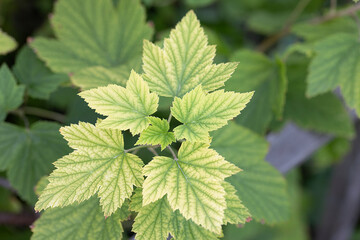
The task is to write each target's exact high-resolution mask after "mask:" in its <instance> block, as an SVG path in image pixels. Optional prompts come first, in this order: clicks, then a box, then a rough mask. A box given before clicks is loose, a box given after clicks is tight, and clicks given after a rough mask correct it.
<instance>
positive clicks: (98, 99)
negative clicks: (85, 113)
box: [79, 71, 159, 135]
mask: <svg viewBox="0 0 360 240" xmlns="http://www.w3.org/2000/svg"><path fill="white" fill-rule="evenodd" d="M79 95H80V96H81V97H82V98H84V99H85V101H86V102H88V103H89V106H90V107H91V108H93V109H95V110H96V112H97V113H99V114H102V115H105V116H108V117H107V118H106V119H105V120H103V121H102V122H101V123H100V124H99V127H105V128H114V129H120V130H127V129H130V131H131V133H132V134H133V135H135V134H138V133H140V132H141V131H143V130H144V129H145V128H146V127H147V126H148V125H149V120H148V119H147V117H148V116H149V115H151V114H153V113H154V112H156V110H157V107H158V102H159V98H158V96H157V95H156V94H155V93H150V92H149V87H148V85H147V83H146V82H145V81H144V80H143V79H142V77H141V76H140V75H138V74H137V73H135V72H134V71H132V72H131V74H130V78H129V81H128V82H127V85H126V88H123V87H121V86H118V85H109V86H107V87H99V88H96V89H92V90H87V91H85V92H81V93H80V94H79Z"/></svg>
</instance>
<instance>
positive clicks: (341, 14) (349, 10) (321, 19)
mask: <svg viewBox="0 0 360 240" xmlns="http://www.w3.org/2000/svg"><path fill="white" fill-rule="evenodd" d="M359 10H360V3H357V4H355V5H352V6H350V7H348V8H345V9H343V10H340V11H336V12H335V13H331V12H329V13H328V14H326V15H324V16H321V17H316V18H313V19H311V20H310V21H309V22H310V23H313V24H320V23H323V22H327V21H329V20H332V19H334V18H338V17H344V16H350V15H352V14H354V13H356V12H357V11H359Z"/></svg>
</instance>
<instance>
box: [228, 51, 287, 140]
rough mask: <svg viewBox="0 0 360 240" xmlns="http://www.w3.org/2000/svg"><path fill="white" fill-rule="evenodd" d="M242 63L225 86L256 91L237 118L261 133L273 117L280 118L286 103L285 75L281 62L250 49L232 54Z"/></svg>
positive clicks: (240, 90) (239, 121) (230, 88)
mask: <svg viewBox="0 0 360 240" xmlns="http://www.w3.org/2000/svg"><path fill="white" fill-rule="evenodd" d="M231 59H232V60H233V61H239V62H241V64H240V65H239V67H238V68H237V70H236V71H235V73H234V76H233V77H232V78H231V79H230V80H229V81H227V83H226V86H225V89H226V90H232V91H237V92H247V91H255V94H254V97H253V98H252V101H251V102H250V103H249V104H248V106H247V107H246V109H244V111H243V112H242V113H241V115H240V116H239V117H238V118H237V119H236V122H237V123H239V124H241V125H243V126H245V127H247V128H250V129H251V130H253V131H255V132H257V133H260V134H264V133H265V131H266V130H267V128H268V126H269V124H270V122H271V120H272V119H274V118H276V119H281V117H282V113H283V108H284V104H285V94H286V90H287V78H286V73H285V70H286V68H285V66H284V63H283V62H282V61H281V60H279V59H276V60H275V61H272V60H270V59H269V58H267V57H266V56H265V55H263V54H260V53H258V52H254V51H249V50H240V51H237V52H236V53H235V54H234V55H233V56H232V58H231Z"/></svg>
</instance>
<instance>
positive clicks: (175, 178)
mask: <svg viewBox="0 0 360 240" xmlns="http://www.w3.org/2000/svg"><path fill="white" fill-rule="evenodd" d="M238 171H239V169H238V168H236V167H235V166H234V165H232V164H230V163H229V162H227V161H225V160H224V158H223V157H221V156H220V155H219V154H217V152H215V151H214V150H212V149H209V148H208V145H206V144H203V143H191V142H183V143H182V145H181V147H180V149H179V153H178V159H172V158H169V157H163V156H157V157H154V159H153V160H152V161H151V162H150V163H149V164H148V165H146V166H145V167H144V174H145V175H146V176H147V178H146V180H145V181H144V184H143V195H144V198H143V204H144V205H147V204H149V203H151V202H154V201H156V200H158V199H160V198H161V197H163V196H164V195H165V194H167V198H168V200H169V203H170V206H171V208H172V209H173V210H176V209H179V211H180V213H181V214H182V215H183V216H184V217H185V218H186V219H189V218H191V219H192V220H193V221H194V222H195V223H197V224H200V225H202V226H203V227H205V228H206V229H208V230H210V231H212V232H215V233H218V234H219V233H220V232H221V224H222V222H223V221H222V219H223V217H224V210H225V208H226V202H225V190H224V188H223V186H222V185H221V184H222V181H223V179H224V178H226V177H228V176H231V175H232V174H235V173H237V172H238Z"/></svg>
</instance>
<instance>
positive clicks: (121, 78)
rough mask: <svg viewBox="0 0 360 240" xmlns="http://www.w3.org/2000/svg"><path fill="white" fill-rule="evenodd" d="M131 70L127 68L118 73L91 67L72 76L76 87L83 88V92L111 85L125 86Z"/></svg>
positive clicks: (99, 67) (119, 70)
mask: <svg viewBox="0 0 360 240" xmlns="http://www.w3.org/2000/svg"><path fill="white" fill-rule="evenodd" d="M130 70H131V69H128V68H127V67H126V66H124V69H118V70H117V71H116V72H115V71H114V70H109V69H107V68H104V67H101V66H98V67H89V68H84V69H82V70H80V71H77V72H75V74H74V75H73V76H71V81H72V82H73V83H74V84H75V85H76V86H79V87H81V89H82V90H88V89H92V88H96V87H103V86H107V85H109V84H116V85H121V86H125V85H126V80H127V78H128V76H129V72H130Z"/></svg>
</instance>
